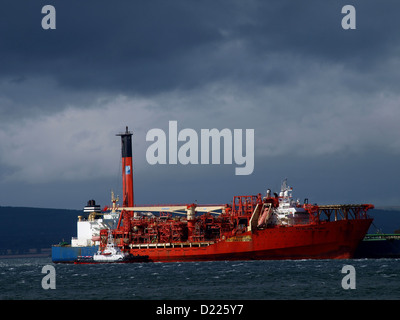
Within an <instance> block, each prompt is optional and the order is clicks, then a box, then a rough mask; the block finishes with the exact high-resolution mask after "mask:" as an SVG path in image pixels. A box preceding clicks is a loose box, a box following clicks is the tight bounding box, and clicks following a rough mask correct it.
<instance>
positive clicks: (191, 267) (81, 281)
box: [0, 258, 400, 301]
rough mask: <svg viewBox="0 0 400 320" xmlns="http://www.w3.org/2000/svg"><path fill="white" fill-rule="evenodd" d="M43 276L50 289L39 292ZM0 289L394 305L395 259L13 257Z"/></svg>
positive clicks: (13, 296)
mask: <svg viewBox="0 0 400 320" xmlns="http://www.w3.org/2000/svg"><path fill="white" fill-rule="evenodd" d="M49 265H50V266H52V267H54V268H51V267H50V269H53V272H52V274H50V272H47V271H46V270H48V268H47V269H46V268H44V267H45V266H49ZM346 265H350V266H352V267H354V274H353V276H354V277H353V279H352V280H353V281H354V285H355V288H354V289H351V288H350V289H346V288H345V287H344V286H343V279H344V277H346V276H348V275H347V274H346V273H343V272H342V269H343V267H344V266H346ZM50 276H53V278H54V279H53V280H54V288H49V286H46V283H47V278H49V277H50ZM0 288H1V290H0V299H2V300H32V299H33V300H37V299H39V300H47V299H51V300H53V299H57V300H88V299H89V300H112V299H118V300H121V299H124V300H126V299H128V300H131V299H132V300H210V301H211V300H283V299H285V300H286V299H291V300H297V299H301V300H304V299H306V300H308V299H329V300H330V299H340V300H349V299H363V300H364V299H385V300H386V299H390V300H392V299H400V259H360V260H297V261H292V260H284V261H216V262H175V263H132V264H96V265H93V264H92V265H90V264H89V265H74V264H53V263H52V262H51V259H50V258H23V259H22V258H12V259H0Z"/></svg>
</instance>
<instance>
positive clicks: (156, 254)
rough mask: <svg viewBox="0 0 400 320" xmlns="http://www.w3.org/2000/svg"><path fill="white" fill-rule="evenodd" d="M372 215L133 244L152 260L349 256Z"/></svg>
mask: <svg viewBox="0 0 400 320" xmlns="http://www.w3.org/2000/svg"><path fill="white" fill-rule="evenodd" d="M371 222H372V219H357V220H340V221H331V222H326V221H322V222H319V223H315V224H308V225H296V226H287V227H284V226H277V227H272V228H266V229H263V230H255V231H254V232H251V231H248V232H245V233H242V234H240V235H239V236H233V237H230V238H227V239H225V240H218V241H212V242H194V243H189V242H181V243H168V244H162V243H159V244H141V245H134V246H133V247H132V248H131V249H130V250H129V252H130V253H131V254H134V255H147V256H148V257H149V261H153V262H175V261H207V260H283V259H349V258H352V257H353V254H354V252H355V250H356V248H357V246H358V244H359V243H360V241H361V240H362V239H363V237H364V235H365V234H366V232H367V230H368V228H369V226H370V224H371Z"/></svg>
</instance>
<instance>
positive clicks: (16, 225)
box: [0, 207, 82, 254]
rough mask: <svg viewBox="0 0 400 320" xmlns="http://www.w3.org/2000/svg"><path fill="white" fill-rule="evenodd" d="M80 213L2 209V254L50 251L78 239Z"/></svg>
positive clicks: (0, 214)
mask: <svg viewBox="0 0 400 320" xmlns="http://www.w3.org/2000/svg"><path fill="white" fill-rule="evenodd" d="M81 214H82V211H79V210H63V209H42V208H25V207H0V254H5V253H6V252H7V250H8V252H10V250H11V251H12V253H25V252H27V251H28V250H29V249H42V248H50V247H51V245H52V244H56V243H59V242H60V241H62V240H63V239H64V240H65V241H67V242H70V241H71V237H72V236H74V237H75V236H76V221H77V216H78V215H81Z"/></svg>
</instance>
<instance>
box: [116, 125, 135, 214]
mask: <svg viewBox="0 0 400 320" xmlns="http://www.w3.org/2000/svg"><path fill="white" fill-rule="evenodd" d="M117 136H120V137H121V156H122V187H123V190H122V192H123V200H122V205H123V206H124V207H133V205H134V201H133V167H132V132H130V131H129V130H128V127H126V130H125V132H122V133H118V134H117Z"/></svg>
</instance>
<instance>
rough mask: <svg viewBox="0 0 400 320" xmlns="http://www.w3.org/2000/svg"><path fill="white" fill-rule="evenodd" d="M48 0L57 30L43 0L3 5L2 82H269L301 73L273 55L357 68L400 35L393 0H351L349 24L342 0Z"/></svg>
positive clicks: (129, 88) (154, 88) (93, 85)
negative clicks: (348, 27) (353, 21)
mask: <svg viewBox="0 0 400 320" xmlns="http://www.w3.org/2000/svg"><path fill="white" fill-rule="evenodd" d="M50 2H51V3H47V2H46V4H53V5H54V6H55V7H56V10H57V30H55V31H44V30H43V29H41V27H40V21H41V17H42V16H43V15H42V14H41V13H40V10H41V7H42V6H43V5H44V2H42V1H26V0H25V1H22V0H19V1H13V2H8V3H7V4H5V5H3V10H2V11H1V12H2V13H1V16H0V20H1V30H2V37H1V48H2V50H1V54H0V59H1V61H3V63H2V69H1V72H0V75H1V76H2V77H3V78H6V79H8V81H23V80H24V79H28V78H30V77H46V76H48V77H51V78H53V79H55V81H56V82H57V83H58V85H59V86H64V87H66V88H69V89H72V90H85V89H89V90H94V91H96V90H105V91H112V92H122V93H127V94H152V93H157V92H160V91H167V90H171V89H176V88H178V89H191V88H193V87H197V86H201V85H203V84H205V83H209V82H211V81H218V80H221V79H230V80H231V81H242V82H247V83H248V82H254V83H258V84H259V82H260V80H261V81H262V82H264V83H266V84H268V83H269V82H272V83H274V82H276V81H278V82H284V81H290V80H291V79H293V78H296V77H298V76H300V75H299V74H298V73H297V70H293V69H292V70H290V72H288V71H287V70H285V68H284V66H285V65H286V62H285V61H284V58H283V59H282V61H280V64H279V65H276V66H274V68H272V70H271V69H270V68H268V70H267V71H266V70H265V69H262V68H258V65H259V64H260V63H261V62H264V63H266V64H268V61H269V56H270V55H272V54H277V53H278V54H280V55H282V57H284V56H285V53H288V54H289V56H288V58H290V57H291V56H305V57H309V58H312V59H315V60H316V61H318V60H320V61H321V62H324V63H342V64H344V65H345V67H346V68H356V69H359V71H360V72H363V69H364V68H365V67H366V66H368V67H369V68H371V67H372V68H373V67H374V66H375V65H376V64H377V62H381V61H382V59H386V58H387V53H388V52H392V50H393V48H397V47H398V43H399V38H398V35H397V32H396V30H398V29H399V27H400V26H399V24H400V22H399V20H398V19H397V17H396V12H398V10H397V9H398V8H399V5H398V4H397V3H396V2H394V1H385V6H380V5H379V4H377V3H376V1H363V2H362V3H361V2H360V3H357V4H356V9H357V23H358V24H357V26H358V29H357V30H356V31H354V32H344V31H343V29H342V28H341V26H340V21H341V18H342V16H343V15H342V14H341V8H342V6H343V5H345V4H346V3H345V1H329V2H323V3H322V2H321V1H314V0H312V1H311V0H309V1H301V2H293V1H201V2H199V1H119V2H118V3H115V2H113V1H109V0H107V1H84V2H82V1H74V0H72V1H50ZM10 12H16V13H18V17H19V18H15V15H10V14H9V13H10ZM6 30H9V31H6ZM10 31H11V32H10ZM275 62H276V61H275Z"/></svg>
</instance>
